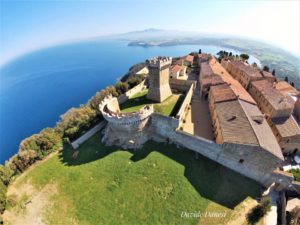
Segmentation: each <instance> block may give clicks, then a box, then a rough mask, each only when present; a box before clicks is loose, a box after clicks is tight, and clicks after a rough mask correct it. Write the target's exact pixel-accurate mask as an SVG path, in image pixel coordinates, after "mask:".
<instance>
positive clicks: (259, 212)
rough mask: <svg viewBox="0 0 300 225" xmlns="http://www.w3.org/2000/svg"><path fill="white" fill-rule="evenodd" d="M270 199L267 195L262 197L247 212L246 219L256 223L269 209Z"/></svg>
mask: <svg viewBox="0 0 300 225" xmlns="http://www.w3.org/2000/svg"><path fill="white" fill-rule="evenodd" d="M271 203H272V201H271V199H270V198H269V197H263V198H262V200H261V202H260V203H259V204H258V205H257V206H255V207H254V208H253V209H251V211H250V212H249V213H248V214H247V221H248V223H249V224H256V223H257V222H258V221H259V220H260V219H261V218H262V217H263V216H264V215H266V214H267V212H269V211H270V210H271Z"/></svg>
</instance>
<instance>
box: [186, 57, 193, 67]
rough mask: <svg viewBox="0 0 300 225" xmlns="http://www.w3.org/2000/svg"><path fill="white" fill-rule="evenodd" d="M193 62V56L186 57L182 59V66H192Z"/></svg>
mask: <svg viewBox="0 0 300 225" xmlns="http://www.w3.org/2000/svg"><path fill="white" fill-rule="evenodd" d="M193 62H194V56H192V55H187V56H185V57H184V65H186V66H192V65H193Z"/></svg>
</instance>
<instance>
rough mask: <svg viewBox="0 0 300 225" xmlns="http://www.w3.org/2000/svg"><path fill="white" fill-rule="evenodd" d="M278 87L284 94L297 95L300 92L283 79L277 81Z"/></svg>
mask: <svg viewBox="0 0 300 225" xmlns="http://www.w3.org/2000/svg"><path fill="white" fill-rule="evenodd" d="M276 89H277V90H279V91H280V92H281V93H282V94H284V95H290V96H297V95H298V94H299V91H297V90H296V88H294V87H293V86H292V85H290V84H289V83H288V82H286V81H283V80H282V81H278V82H277V83H276Z"/></svg>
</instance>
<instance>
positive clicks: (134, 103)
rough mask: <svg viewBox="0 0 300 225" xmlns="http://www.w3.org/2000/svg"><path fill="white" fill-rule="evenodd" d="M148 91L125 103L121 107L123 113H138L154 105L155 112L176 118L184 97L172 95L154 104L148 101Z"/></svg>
mask: <svg viewBox="0 0 300 225" xmlns="http://www.w3.org/2000/svg"><path fill="white" fill-rule="evenodd" d="M147 94H148V90H144V91H142V92H140V93H138V94H136V95H134V96H132V97H131V98H130V99H128V100H127V101H126V102H124V103H123V104H122V105H121V106H120V107H121V111H122V112H136V111H138V110H139V109H141V108H142V107H143V106H145V105H150V104H154V111H155V112H158V113H161V114H163V115H166V116H175V115H176V113H177V112H178V110H179V108H180V105H181V103H182V101H183V99H184V96H183V95H172V96H170V97H169V98H167V99H166V100H165V101H163V102H161V103H156V102H153V101H152V100H149V99H147Z"/></svg>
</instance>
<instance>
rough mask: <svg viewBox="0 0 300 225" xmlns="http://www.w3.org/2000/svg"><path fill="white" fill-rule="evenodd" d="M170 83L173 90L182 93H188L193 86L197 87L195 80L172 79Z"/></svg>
mask: <svg viewBox="0 0 300 225" xmlns="http://www.w3.org/2000/svg"><path fill="white" fill-rule="evenodd" d="M169 83H170V87H171V89H175V90H178V91H180V92H188V91H189V90H190V87H191V85H192V84H194V86H196V81H193V80H180V79H170V80H169Z"/></svg>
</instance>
